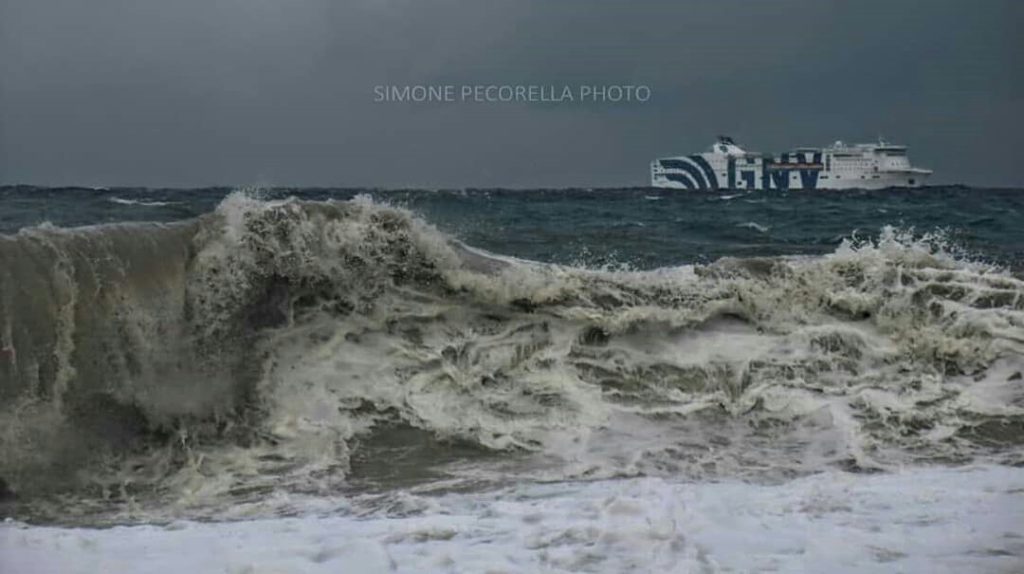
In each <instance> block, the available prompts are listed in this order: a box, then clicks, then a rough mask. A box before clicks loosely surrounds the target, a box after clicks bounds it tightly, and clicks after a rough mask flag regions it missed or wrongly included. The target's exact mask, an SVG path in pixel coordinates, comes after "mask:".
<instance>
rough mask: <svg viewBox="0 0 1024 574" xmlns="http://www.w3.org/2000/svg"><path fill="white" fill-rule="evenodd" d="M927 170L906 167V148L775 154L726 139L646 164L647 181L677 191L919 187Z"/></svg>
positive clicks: (842, 146)
mask: <svg viewBox="0 0 1024 574" xmlns="http://www.w3.org/2000/svg"><path fill="white" fill-rule="evenodd" d="M931 173H932V172H931V170H927V169H921V168H917V167H913V166H911V165H910V161H909V160H908V159H907V157H906V147H904V146H894V145H890V144H887V143H885V142H881V141H880V142H879V143H878V144H854V145H852V146H848V145H845V144H842V142H836V144H834V145H833V146H830V147H827V148H799V149H797V150H794V151H791V152H786V153H782V154H780V155H778V156H772V155H763V154H760V153H756V152H747V151H745V150H743V149H742V148H740V147H739V146H737V145H736V144H735V143H734V142H732V140H731V139H728V138H726V139H724V140H723V141H720V142H719V143H718V144H716V145H713V146H712V147H711V150H710V151H709V152H706V153H700V154H694V155H689V156H677V157H669V158H662V159H657V160H654V161H653V162H651V185H652V186H653V187H658V188H668V189H681V190H694V191H700V190H708V191H714V190H718V189H727V190H751V191H753V190H768V189H774V190H779V191H786V190H813V189H825V190H829V189H886V188H892V187H920V186H922V185H924V184H925V182H926V181H927V180H928V178H929V176H930V175H931Z"/></svg>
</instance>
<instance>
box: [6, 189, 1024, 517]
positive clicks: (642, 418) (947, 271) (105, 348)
mask: <svg viewBox="0 0 1024 574" xmlns="http://www.w3.org/2000/svg"><path fill="white" fill-rule="evenodd" d="M0 261H2V263H3V265H2V266H0V347H2V351H0V398H2V401H3V406H2V408H0V440H2V443H0V477H3V480H4V481H5V482H6V486H5V488H6V489H7V490H8V491H9V494H12V495H13V497H14V499H15V500H17V501H18V503H19V504H29V505H31V504H34V503H36V502H39V501H47V500H52V496H53V495H54V494H55V493H56V494H62V495H67V494H68V493H71V494H72V495H74V496H75V497H77V498H76V500H87V499H88V500H93V501H101V502H96V503H95V504H100V505H108V506H109V505H114V506H117V505H121V506H117V507H118V508H121V509H123V508H127V507H131V508H134V509H135V510H134V512H141V511H139V510H138V509H139V507H140V506H139V505H140V504H143V502H144V501H147V500H149V501H158V503H159V504H156V503H154V504H153V505H152V508H157V507H159V508H161V509H165V510H164V511H165V512H179V511H182V509H189V511H190V512H194V513H201V512H202V511H201V510H197V509H212V508H215V507H217V506H218V505H222V506H223V505H230V504H238V503H239V502H240V501H252V500H254V499H256V498H261V497H262V498H266V494H267V493H268V492H272V491H274V490H277V489H285V490H289V491H299V492H333V491H337V490H338V489H345V488H349V487H351V486H352V485H353V484H356V483H358V482H359V480H360V479H361V478H365V477H367V476H370V475H372V476H373V477H375V478H376V479H377V480H384V481H386V480H393V481H401V480H403V478H402V477H399V476H397V475H398V474H402V473H405V478H409V477H413V479H416V478H417V477H418V478H419V479H422V478H423V477H424V476H427V475H428V474H429V473H426V471H424V470H423V469H424V468H425V467H430V466H432V465H433V466H437V465H439V464H441V463H444V464H445V473H446V474H445V476H446V477H448V478H447V479H446V481H440V482H438V484H443V485H445V486H446V487H451V486H452V485H453V484H455V483H458V482H459V481H460V480H462V481H471V482H479V481H483V482H494V481H502V480H510V479H517V478H518V479H521V478H524V477H526V478H531V479H538V480H547V479H557V480H562V479H573V478H595V477H607V476H623V475H672V476H689V477H695V478H698V477H717V476H726V475H728V476H741V477H749V478H752V479H764V480H773V479H778V478H784V477H789V476H793V475H798V474H804V473H809V472H816V471H819V470H821V469H824V468H828V467H835V466H838V467H841V468H847V469H851V470H861V471H871V470H882V469H887V468H890V467H894V466H898V465H903V464H907V463H914V462H967V461H974V460H981V459H984V460H990V461H995V462H1000V463H1006V464H1024V448H1022V447H1024V390H1022V388H1024V382H1022V381H1021V379H1022V376H1024V375H1022V373H1024V281H1021V280H1020V279H1019V278H1015V277H1014V276H1012V275H1010V274H1009V273H1007V272H1004V271H1002V270H1000V269H998V268H995V267H992V266H989V265H986V264H981V263H976V262H972V261H969V260H966V259H964V258H959V257H957V256H956V255H954V254H952V253H950V252H949V251H948V250H947V249H946V248H944V247H943V245H942V241H941V240H940V239H939V238H935V237H924V238H916V239H915V238H913V237H910V236H909V235H907V234H901V233H900V232H898V231H895V230H892V229H887V230H886V231H885V232H883V233H882V234H881V236H880V237H878V238H877V239H875V240H873V241H862V242H852V241H846V242H844V243H843V244H842V245H841V246H840V247H839V248H838V249H837V250H836V251H835V252H834V253H831V254H829V255H825V256H821V257H764V258H747V259H739V258H723V259H719V260H718V261H716V262H714V263H712V264H708V265H700V266H686V267H676V268H664V269H658V270H654V271H643V272H641V271H609V270H594V269H585V268H577V267H565V266H558V265H545V264H540V263H534V262H530V261H524V260H518V259H513V258H508V257H501V256H497V255H491V254H489V253H486V252H482V251H478V250H474V249H472V248H469V247H466V246H464V245H462V244H461V243H459V242H457V241H455V240H453V239H452V238H450V237H448V236H446V235H445V234H443V233H441V232H440V231H438V230H437V229H435V228H434V227H432V226H431V225H429V224H427V223H425V222H424V221H422V220H421V219H418V218H416V217H415V216H413V215H412V214H410V213H409V212H407V211H405V210H402V209H397V208H393V207H388V206H384V205H379V204H376V203H374V202H372V201H370V200H368V199H366V198H357V199H356V200H353V201H348V202H303V201H297V200H286V201H258V200H255V199H252V198H249V197H246V196H245V195H242V194H233V195H231V196H229V197H228V198H227V199H226V200H224V202H223V203H222V204H221V205H220V206H219V207H218V208H217V210H216V211H215V212H214V213H212V214H210V215H206V216H203V217H200V218H198V219H193V220H189V221H185V222H181V223H175V224H119V225H112V226H100V227H90V228H77V229H60V228H54V227H49V226H43V227H36V228H31V229H25V230H22V231H21V232H19V233H18V234H16V235H13V236H5V237H0ZM430 476H434V478H436V476H435V475H430ZM388 477H390V478H388ZM453 481H455V482H453ZM66 500H67V499H64V503H63V504H64V506H61V507H60V508H61V510H60V511H57V510H54V511H53V512H55V513H58V512H63V513H64V514H63V515H62V516H61V518H62V519H65V520H66V519H69V517H68V512H70V511H68V510H67V509H68V508H69V507H68V506H67V503H66ZM39 504H43V503H42V502H39ZM166 509H172V510H166ZM36 511H37V512H40V513H43V514H45V511H44V510H38V509H37V510H36ZM82 512H86V510H83V511H82ZM153 512H155V510H154V511H153Z"/></svg>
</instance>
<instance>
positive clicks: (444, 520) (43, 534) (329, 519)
mask: <svg viewBox="0 0 1024 574" xmlns="http://www.w3.org/2000/svg"><path fill="white" fill-rule="evenodd" d="M1022 490H1024V470H1022V469H1019V468H1008V467H973V468H961V469H953V468H946V469H942V468H936V469H916V470H906V471H902V472H896V473H892V474H885V475H851V474H847V473H836V472H830V473H824V474H817V475H814V476H809V477H805V478H801V479H797V480H793V481H790V482H786V483H784V484H778V485H771V486H764V485H760V486H759V485H752V484H745V483H742V482H736V481H724V482H718V483H685V482H673V481H668V480H662V479H623V480H610V481H596V482H582V483H554V484H541V485H531V484H527V485H521V486H516V487H513V488H509V489H504V490H500V491H496V492H484V493H475V494H448V495H443V496H439V497H422V496H416V495H412V494H395V495H391V498H392V499H393V500H394V502H393V503H391V504H388V505H383V506H381V507H380V508H379V509H378V510H376V511H372V512H370V513H369V514H366V513H362V514H361V515H358V514H353V513H352V511H351V510H350V511H348V512H345V513H342V514H340V515H339V514H337V513H331V514H326V515H324V514H321V515H316V516H307V517H298V518H282V519H273V520H255V521H241V522H226V523H195V522H187V521H184V522H183V521H176V522H172V523H169V524H167V525H166V526H158V525H147V526H133V527H123V526H122V527H115V528H111V529H103V530H92V529H64V528H47V527H28V526H25V525H22V524H19V523H12V522H8V523H5V524H3V525H0V570H2V571H3V572H5V573H10V574H29V573H38V572H62V573H68V574H71V573H76V572H82V573H86V572H89V573H92V572H99V571H106V572H143V571H144V572H150V573H153V574H158V573H163V572H167V573H175V574H177V573H179V572H233V573H242V572H247V573H263V572H266V573H270V572H305V573H316V572H325V573H326V572H359V573H373V572H417V573H419V572H424V573H428V572H438V573H440V572H508V573H515V572H541V571H543V572H580V571H583V572H609V573H613V572H614V573H618V572H626V571H632V572H764V571H774V572H858V573H860V572H905V573H917V572H920V573H922V574H934V573H942V572H948V573H961V572H974V573H987V572H991V573H1005V572H1014V571H1019V569H1020V568H1021V567H1022V566H1024V497H1022V496H1021V495H1020V493H1021V492H1022ZM356 505H358V501H356Z"/></svg>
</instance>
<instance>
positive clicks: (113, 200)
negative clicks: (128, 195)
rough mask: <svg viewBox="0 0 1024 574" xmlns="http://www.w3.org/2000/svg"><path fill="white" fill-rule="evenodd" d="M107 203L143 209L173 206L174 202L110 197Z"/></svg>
mask: <svg viewBox="0 0 1024 574" xmlns="http://www.w3.org/2000/svg"><path fill="white" fill-rule="evenodd" d="M108 201H110V202H111V203H117V204H120V205H141V206H144V207H164V206H167V205H174V204H175V203H176V202H174V201H143V200H141V199H124V198H122V197H111V198H110V199H109V200H108Z"/></svg>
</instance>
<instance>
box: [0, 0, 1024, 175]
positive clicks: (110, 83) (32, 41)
mask: <svg viewBox="0 0 1024 574" xmlns="http://www.w3.org/2000/svg"><path fill="white" fill-rule="evenodd" d="M1022 25H1024V2H1020V1H1019V0H973V1H967V0H884V1H883V0H858V1H856V2H849V1H840V0H835V1H825V0H764V1H753V0H748V1H740V0H678V1H669V0H632V1H617V2H613V1H608V0H557V1H552V0H490V1H480V0H434V1H429V2H427V1H423V0H174V1H171V0H159V1H152V0H90V1H89V2H82V1H81V0H0V184H14V183H27V184H36V185H90V186H124V185H139V186H154V187H158V186H172V187H193V186H208V185H279V186H340V187H389V188H395V187H400V188H409V187H415V188H464V187H523V188H526V187H612V186H634V185H645V184H646V183H647V178H648V164H649V162H650V160H651V159H653V158H655V157H660V156H666V155H679V154H689V153H695V152H698V151H703V150H704V149H705V148H707V147H708V146H709V144H710V143H711V142H712V141H714V139H715V138H716V136H718V135H719V134H726V135H731V136H732V137H733V138H734V139H736V140H737V142H738V143H740V144H741V145H744V146H745V147H747V148H748V149H752V150H758V151H765V152H778V151H784V150H786V149H789V148H792V147H797V146H823V145H827V144H829V143H831V142H833V141H835V140H837V139H842V140H844V141H847V142H850V141H873V140H875V139H877V138H878V136H880V135H881V136H884V137H885V138H886V139H887V140H890V141H892V142H895V143H902V144H906V145H909V146H910V157H911V160H912V161H913V162H914V163H915V164H919V165H921V166H922V167H928V168H932V169H934V170H935V172H936V174H935V176H934V182H935V183H964V184H970V185H978V186H1024V169H1021V167H1020V165H1019V160H1020V158H1021V156H1022V150H1024V115H1022V111H1024V66H1022V61H1021V60H1022V55H1024V34H1022V33H1021V31H1020V28H1021V27H1022ZM490 84H494V85H509V86H516V85H523V86H529V85H534V86H555V87H557V88H558V89H559V90H560V89H561V86H569V87H570V89H571V90H573V91H574V93H576V94H578V93H579V90H580V89H582V88H583V87H584V86H591V85H604V86H608V85H644V86H647V87H649V89H650V97H649V98H648V99H647V100H646V101H643V102H639V101H633V102H607V101H605V102H601V101H596V102H595V101H585V102H582V101H579V98H576V100H575V101H573V102H566V101H562V102H492V103H487V102H482V103H478V102H465V101H459V100H458V98H456V101H450V102H377V101H374V100H375V92H374V88H375V86H382V85H390V86H413V85H424V86H443V85H452V86H455V87H456V88H455V89H456V90H457V91H459V90H461V87H462V86H474V85H490ZM456 95H458V93H457V94H456Z"/></svg>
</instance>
